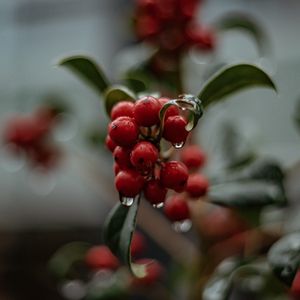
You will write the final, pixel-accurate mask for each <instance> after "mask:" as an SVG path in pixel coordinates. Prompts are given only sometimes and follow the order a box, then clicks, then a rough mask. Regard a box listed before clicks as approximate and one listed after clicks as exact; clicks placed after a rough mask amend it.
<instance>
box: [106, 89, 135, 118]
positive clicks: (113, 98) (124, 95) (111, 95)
mask: <svg viewBox="0 0 300 300" xmlns="http://www.w3.org/2000/svg"><path fill="white" fill-rule="evenodd" d="M104 99H105V108H106V112H107V114H108V115H110V112H111V110H112V108H113V106H114V105H116V104H117V103H118V102H120V101H124V100H126V101H131V102H134V101H135V99H136V95H135V94H134V93H133V92H132V91H131V90H129V89H128V88H126V87H124V86H121V85H114V86H112V87H110V88H109V89H108V90H107V91H106V92H105V95H104Z"/></svg>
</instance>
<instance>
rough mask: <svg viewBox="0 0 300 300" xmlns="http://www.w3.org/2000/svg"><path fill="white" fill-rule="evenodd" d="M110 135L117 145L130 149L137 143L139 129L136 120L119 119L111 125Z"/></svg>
mask: <svg viewBox="0 0 300 300" xmlns="http://www.w3.org/2000/svg"><path fill="white" fill-rule="evenodd" d="M108 133H109V136H110V137H111V139H112V140H113V141H114V142H115V143H116V144H117V145H119V146H123V147H128V146H131V145H133V144H135V143H136V141H137V139H138V136H139V129H138V126H137V124H136V122H135V121H134V119H132V118H130V117H119V118H117V119H115V120H114V121H112V122H111V123H110V124H109V127H108Z"/></svg>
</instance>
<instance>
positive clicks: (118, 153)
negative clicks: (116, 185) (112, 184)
mask: <svg viewBox="0 0 300 300" xmlns="http://www.w3.org/2000/svg"><path fill="white" fill-rule="evenodd" d="M113 156H114V159H115V162H116V163H117V164H118V166H119V167H120V168H121V169H122V170H124V169H128V168H131V167H132V165H131V163H130V149H128V148H124V147H120V146H117V147H116V149H115V150H114V153H113Z"/></svg>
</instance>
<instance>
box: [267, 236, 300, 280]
mask: <svg viewBox="0 0 300 300" xmlns="http://www.w3.org/2000/svg"><path fill="white" fill-rule="evenodd" d="M268 261H269V263H270V265H271V267H272V269H273V271H274V274H275V275H276V276H277V277H278V278H279V279H281V280H282V281H283V282H284V283H286V284H287V285H289V286H290V285H291V284H292V282H293V280H294V277H295V275H296V273H297V270H298V269H299V266H300V233H292V234H289V235H287V236H284V237H283V238H281V239H280V240H279V241H278V242H276V243H275V244H274V245H273V246H272V247H271V249H270V251H269V253H268Z"/></svg>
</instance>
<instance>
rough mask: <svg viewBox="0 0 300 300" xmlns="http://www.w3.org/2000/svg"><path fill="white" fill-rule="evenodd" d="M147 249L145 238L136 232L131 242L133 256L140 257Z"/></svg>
mask: <svg viewBox="0 0 300 300" xmlns="http://www.w3.org/2000/svg"><path fill="white" fill-rule="evenodd" d="M145 248H146V241H145V238H144V236H143V235H142V234H141V233H139V232H135V233H134V234H133V236H132V240H131V249H130V251H131V255H132V256H133V257H136V256H139V255H141V254H142V253H143V252H144V250H145Z"/></svg>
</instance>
